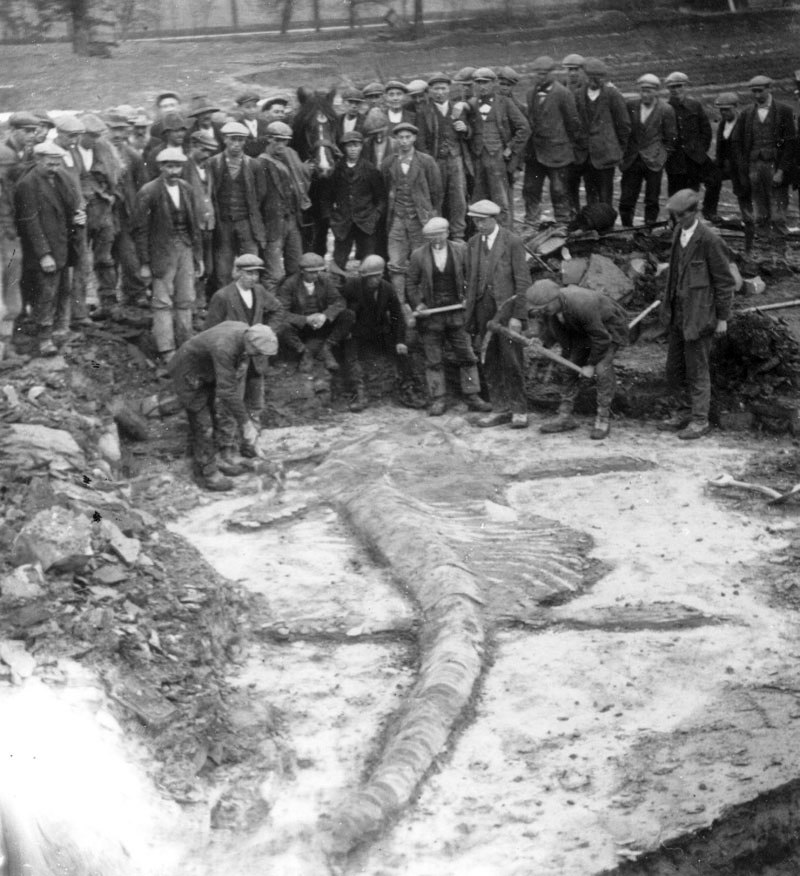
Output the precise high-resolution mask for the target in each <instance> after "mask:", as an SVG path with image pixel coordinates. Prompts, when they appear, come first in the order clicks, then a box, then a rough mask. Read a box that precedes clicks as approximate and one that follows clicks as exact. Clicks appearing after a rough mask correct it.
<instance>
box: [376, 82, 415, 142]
mask: <svg viewBox="0 0 800 876" xmlns="http://www.w3.org/2000/svg"><path fill="white" fill-rule="evenodd" d="M407 98H408V86H407V85H406V84H405V83H404V82H401V81H400V80H399V79H390V80H389V81H388V82H387V83H386V90H385V91H384V93H383V104H384V109H385V111H386V116H387V118H388V119H389V130H393V129H394V128H395V127H396V126H397V125H401V124H411V125H413V124H415V123H416V114H415V112H414V109H413V108H412V107H409V106H407V105H406V100H407Z"/></svg>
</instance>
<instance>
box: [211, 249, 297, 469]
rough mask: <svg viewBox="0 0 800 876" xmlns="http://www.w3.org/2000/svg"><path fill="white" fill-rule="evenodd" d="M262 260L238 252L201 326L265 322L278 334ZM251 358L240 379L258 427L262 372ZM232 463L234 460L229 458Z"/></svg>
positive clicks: (276, 304)
mask: <svg viewBox="0 0 800 876" xmlns="http://www.w3.org/2000/svg"><path fill="white" fill-rule="evenodd" d="M263 270H264V262H263V261H262V260H261V259H260V258H259V257H258V256H254V255H241V256H239V257H238V258H237V259H236V261H235V262H234V263H233V282H232V283H229V284H228V285H227V286H223V287H222V289H218V290H217V291H216V292H215V293H214V294H213V295H212V296H211V300H210V301H209V304H208V313H207V314H206V319H205V323H204V325H203V328H204V329H209V328H211V327H212V326H215V325H218V324H219V323H221V322H225V321H226V320H233V321H234V322H245V323H247V325H267V326H269V327H270V329H271V330H272V331H273V332H274V333H275V336H276V337H277V336H278V334H279V332H280V330H281V328H282V327H283V321H284V313H283V305H282V304H281V302H280V301H279V300H278V297H277V296H276V295H274V294H273V293H272V292H268V291H267V290H266V289H265V288H264V287H263V286H262V285H261V273H262V271H263ZM256 365H257V363H255V362H254V361H253V360H251V361H250V363H249V365H248V368H247V373H246V375H245V379H244V381H243V383H242V390H243V398H244V405H245V408H246V409H247V413H248V415H249V416H250V419H251V420H252V421H253V423H254V424H255V426H256V428H257V429H259V430H260V429H261V412H262V411H263V409H264V372H265V369H264V368H263V367H261V363H258V365H259V367H256ZM250 452H251V451H250V447H248V446H243V447H242V453H243V454H244V455H246V456H247V455H250ZM231 464H234V463H233V460H231Z"/></svg>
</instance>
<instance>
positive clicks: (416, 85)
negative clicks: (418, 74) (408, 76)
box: [408, 79, 428, 94]
mask: <svg viewBox="0 0 800 876" xmlns="http://www.w3.org/2000/svg"><path fill="white" fill-rule="evenodd" d="M427 90H428V83H427V82H426V81H425V80H424V79H412V80H411V82H409V83H408V93H409V94H422V93H423V92H424V91H427Z"/></svg>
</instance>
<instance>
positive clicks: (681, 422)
mask: <svg viewBox="0 0 800 876" xmlns="http://www.w3.org/2000/svg"><path fill="white" fill-rule="evenodd" d="M690 422H691V421H690V419H689V417H686V416H684V415H683V414H673V415H672V416H671V417H669V419H666V420H662V421H661V422H660V423H658V424H657V425H656V429H658V431H659V432H680V431H681V429H685V428H686V427H687V426H688V425H689V423H690Z"/></svg>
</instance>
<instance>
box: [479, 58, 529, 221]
mask: <svg viewBox="0 0 800 876" xmlns="http://www.w3.org/2000/svg"><path fill="white" fill-rule="evenodd" d="M473 79H474V83H475V92H476V93H475V96H474V97H473V98H472V99H471V100H470V102H469V105H470V110H471V116H470V122H471V126H472V138H471V140H470V146H471V149H472V157H473V160H474V170H475V183H474V187H473V192H472V196H473V198H475V200H476V201H479V200H485V199H487V198H491V199H492V201H493V202H494V203H496V204H497V205H498V206H499V207H500V224H501V225H503V226H506V227H508V228H511V227H512V225H513V223H514V208H513V204H512V199H511V187H510V185H509V178H510V177H513V175H514V173H515V171H516V170H517V169H518V167H519V166H520V164H521V163H522V160H523V155H524V151H525V144H526V143H527V142H528V137H529V136H530V133H531V129H530V125H529V124H528V120H527V119H526V118H525V116H524V115H523V114H522V113H521V112H520V110H519V108H518V107H517V105H516V104H515V103H514V101H513V100H510V99H509V98H507V97H503V96H502V95H501V94H497V93H496V86H497V76H496V75H495V72H494V70H492V69H490V68H489V67H480V68H478V69H477V70H476V71H475V73H474V74H473Z"/></svg>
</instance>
